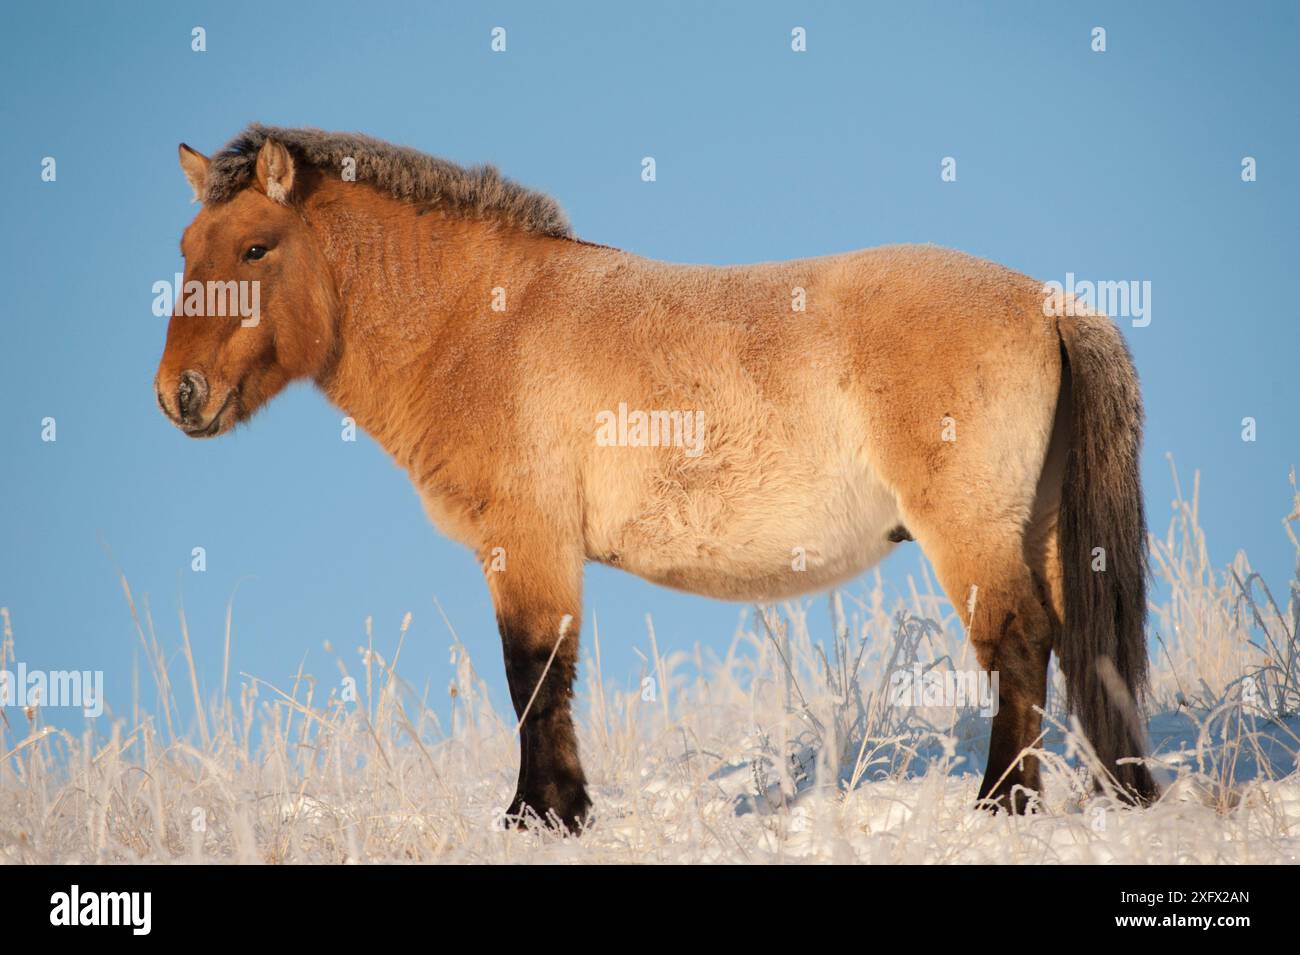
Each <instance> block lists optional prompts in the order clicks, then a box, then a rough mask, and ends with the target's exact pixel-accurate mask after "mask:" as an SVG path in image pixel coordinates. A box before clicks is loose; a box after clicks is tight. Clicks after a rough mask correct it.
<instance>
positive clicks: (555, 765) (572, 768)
mask: <svg viewBox="0 0 1300 955" xmlns="http://www.w3.org/2000/svg"><path fill="white" fill-rule="evenodd" d="M503 554H504V558H505V559H504V561H503V562H502V566H500V568H499V569H493V564H492V562H491V561H488V562H486V563H485V566H486V567H487V571H488V585H489V588H490V590H491V591H492V600H493V603H494V604H495V606H496V614H497V626H498V629H499V630H500V633H501V645H502V650H503V651H504V655H505V664H506V679H507V681H508V682H509V685H510V699H511V702H513V704H514V708H515V715H516V717H517V718H518V732H519V781H518V785H517V786H516V788H515V795H514V799H512V800H511V802H510V808H509V810H508V813H509V816H510V821H511V822H512V823H513V824H515V825H523V824H524V823H525V822H526V820H527V818H528V814H529V811H530V810H531V811H532V812H534V813H536V814H537V815H538V816H539V817H540V818H541V819H542V820H543V821H544V822H546V823H547V824H548V825H551V826H554V827H561V826H562V827H564V828H566V829H568V830H569V831H570V832H579V831H581V829H582V827H583V825H584V824H585V823H586V821H587V816H588V811H589V810H590V808H591V800H590V799H589V798H588V796H587V779H586V776H585V775H584V773H583V771H582V763H581V761H580V760H579V758H578V739H577V735H576V734H575V732H574V728H573V716H572V712H571V701H572V698H573V681H574V679H575V677H576V675H577V667H578V634H579V629H580V626H581V624H580V620H581V616H580V615H581V609H582V608H581V580H582V560H581V557H580V556H578V555H569V556H567V558H566V557H565V556H561V555H557V554H553V553H550V554H548V553H541V552H534V551H532V550H531V549H529V548H527V547H521V546H519V545H516V546H515V547H509V546H507V547H505V548H503Z"/></svg>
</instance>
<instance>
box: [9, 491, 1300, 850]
mask: <svg viewBox="0 0 1300 955" xmlns="http://www.w3.org/2000/svg"><path fill="white" fill-rule="evenodd" d="M1298 503H1300V499H1298ZM1297 518H1300V509H1298V510H1297V511H1295V512H1293V513H1292V515H1291V520H1295V519H1297ZM1288 526H1290V525H1288ZM1297 551H1298V553H1300V547H1298V548H1297ZM1153 569H1154V571H1155V575H1156V579H1157V588H1156V590H1155V593H1156V594H1158V595H1159V596H1158V598H1157V599H1158V603H1157V604H1156V605H1153V607H1152V615H1151V630H1152V633H1153V653H1152V665H1153V685H1152V698H1151V701H1150V706H1149V710H1150V712H1151V713H1152V714H1153V715H1152V717H1151V719H1150V722H1149V732H1150V736H1151V740H1152V744H1153V754H1154V755H1153V764H1154V766H1155V768H1156V771H1157V774H1158V777H1159V778H1161V779H1162V781H1163V782H1164V784H1165V786H1166V792H1165V796H1164V797H1163V798H1162V799H1161V800H1160V802H1159V803H1158V804H1157V805H1155V806H1154V807H1152V808H1149V809H1146V810H1132V809H1128V808H1125V807H1122V806H1120V805H1118V804H1116V803H1115V802H1113V801H1112V800H1111V799H1109V798H1108V797H1106V796H1105V795H1096V794H1094V793H1093V791H1092V787H1091V785H1090V782H1089V780H1088V778H1087V769H1086V760H1085V759H1083V758H1082V757H1081V755H1080V753H1079V752H1078V751H1077V749H1078V748H1077V747H1076V745H1075V740H1074V738H1073V737H1072V734H1071V733H1070V732H1069V725H1070V724H1069V722H1068V719H1067V717H1066V716H1065V715H1064V714H1063V713H1062V712H1061V711H1060V694H1059V693H1057V692H1053V693H1052V695H1051V697H1050V698H1049V704H1048V711H1049V712H1048V725H1049V727H1050V732H1049V733H1048V735H1047V736H1046V738H1045V739H1044V741H1043V749H1042V756H1041V758H1042V760H1043V765H1044V780H1045V787H1044V789H1045V792H1044V797H1043V800H1042V803H1041V806H1040V808H1039V811H1038V812H1037V813H1035V814H1033V815H1029V816H1025V817H1019V818H1016V817H1007V816H1006V815H997V816H994V815H992V814H990V813H987V812H983V811H980V810H976V809H974V808H973V803H974V799H975V792H976V788H977V786H978V783H979V778H980V774H981V773H982V770H983V757H984V752H985V749H986V746H987V741H988V738H987V733H988V720H987V718H986V717H984V716H982V715H980V713H979V712H978V710H977V709H975V708H970V707H967V708H953V707H945V706H928V707H927V706H913V705H904V704H903V703H902V702H900V701H899V700H898V699H896V698H895V697H894V695H893V694H891V693H890V675H891V674H895V673H897V672H898V671H899V670H900V669H911V668H913V667H916V666H919V667H922V668H924V669H926V670H929V671H932V672H935V673H942V672H948V671H967V670H969V669H970V668H971V667H973V665H974V664H973V658H972V656H971V653H970V650H969V647H968V645H967V644H966V643H965V641H964V639H963V638H962V635H961V628H960V625H959V623H958V621H957V618H956V616H955V615H954V614H953V613H952V609H951V607H949V606H948V605H947V603H946V602H945V601H943V600H942V599H941V598H940V597H938V596H937V595H936V591H935V588H934V587H933V585H932V584H931V583H930V582H929V581H928V580H926V579H925V576H924V574H922V577H921V579H920V580H918V581H916V583H915V586H913V587H912V589H911V591H910V592H909V593H908V594H907V595H905V597H903V598H901V599H900V598H898V597H894V598H893V599H887V598H886V596H885V594H884V593H883V591H882V588H881V587H880V586H879V584H878V583H877V586H876V587H875V588H874V589H873V590H871V591H870V592H868V593H866V594H856V595H854V594H843V595H840V594H837V595H832V596H831V597H830V598H820V599H818V600H812V601H805V602H802V603H797V604H791V605H782V606H779V607H770V608H761V609H760V608H755V609H754V610H753V611H751V612H749V613H748V614H747V616H746V617H745V619H744V620H743V621H742V626H741V627H739V628H738V631H737V635H736V637H735V639H734V642H733V643H732V645H731V647H730V649H729V651H728V652H727V654H726V655H725V656H722V657H717V656H715V655H711V654H709V653H707V652H706V651H704V650H699V649H697V650H696V651H695V652H693V653H673V654H668V655H666V656H663V657H659V656H655V657H654V658H652V659H650V660H649V661H648V662H647V666H646V671H645V673H644V679H643V680H642V682H641V683H640V684H638V685H636V686H633V687H631V688H626V687H625V688H618V689H615V688H610V687H608V686H606V685H605V684H604V681H603V678H602V674H601V673H600V670H599V668H598V667H597V666H596V665H595V659H596V657H595V653H596V642H597V641H596V639H594V637H595V636H596V635H595V634H584V640H585V641H586V644H587V645H586V647H585V649H586V652H587V654H588V656H587V657H586V659H585V666H584V670H583V672H584V674H585V685H584V687H582V692H581V693H580V695H579V698H578V704H579V705H578V716H579V724H580V729H579V734H580V740H581V746H582V754H583V761H584V764H585V766H586V768H587V774H588V778H589V780H590V782H591V790H592V796H593V799H594V800H595V803H596V808H597V815H596V817H595V819H594V822H593V824H592V825H591V827H590V828H589V830H588V831H587V832H585V833H584V834H583V835H582V837H581V838H577V839H575V838H566V837H562V836H559V835H557V834H555V833H554V832H552V831H549V830H545V829H540V828H533V829H529V830H527V831H518V830H513V829H511V830H506V829H504V828H503V827H502V826H501V825H500V822H501V813H502V806H503V805H504V803H505V802H506V801H507V800H508V799H509V797H510V795H511V793H512V791H513V784H514V767H515V764H516V759H517V755H516V742H515V738H514V718H513V715H512V714H502V713H499V712H496V711H494V710H493V708H492V706H491V704H490V702H489V700H488V698H487V694H486V692H485V689H484V686H483V683H482V680H481V679H480V677H479V675H478V674H477V672H476V671H475V669H474V664H473V662H472V661H471V660H470V658H469V656H468V654H467V653H466V652H465V649H464V647H463V646H461V645H460V644H459V643H458V642H457V641H456V640H455V637H454V635H449V638H448V639H449V641H451V643H452V653H453V659H454V661H455V662H456V678H455V680H454V681H453V683H452V685H451V686H450V687H449V688H448V692H449V694H450V695H451V701H450V709H451V713H452V716H451V719H450V721H446V720H439V718H438V717H437V716H435V715H434V713H433V712H432V710H433V709H435V708H436V709H437V710H438V712H440V713H444V714H445V713H446V712H447V710H448V706H447V705H445V704H442V703H440V704H439V705H438V706H437V707H429V706H426V705H425V703H424V702H423V701H421V700H420V699H418V698H417V696H416V694H415V693H413V692H412V691H411V690H410V688H409V686H408V685H407V684H406V683H404V682H403V681H402V679H401V678H400V676H399V675H398V673H397V672H395V668H393V667H391V666H390V664H389V663H388V662H387V661H386V660H385V659H384V658H383V656H382V655H381V654H380V653H379V652H378V651H377V650H376V649H375V647H374V646H367V647H365V648H361V653H360V657H359V658H357V657H354V656H353V655H352V654H346V655H344V657H343V659H342V660H341V664H343V665H346V667H347V669H349V670H350V671H352V672H354V673H355V674H356V676H357V680H356V684H357V686H358V687H360V688H361V697H360V699H359V700H357V701H355V702H352V701H343V700H340V699H339V698H338V697H337V691H334V692H332V693H331V695H330V697H329V699H327V700H321V699H319V698H316V699H313V698H312V697H311V696H310V690H309V686H310V684H309V683H307V682H306V681H304V682H303V683H302V684H300V685H299V686H298V687H297V688H296V689H295V688H293V687H287V688H275V687H272V686H270V685H269V684H266V683H263V682H261V681H257V680H246V681H245V683H244V685H243V687H242V689H241V692H240V696H239V699H237V700H230V701H226V702H224V703H220V704H218V705H217V706H216V707H214V708H212V709H211V710H209V711H207V712H206V713H205V718H204V720H203V721H201V722H200V723H198V724H197V725H196V726H194V727H192V728H189V729H188V730H187V731H184V732H182V731H180V730H179V729H178V730H177V732H176V734H175V736H174V737H173V736H172V735H171V734H170V733H169V732H168V730H167V727H166V725H165V721H159V720H157V719H150V718H142V719H141V720H140V721H139V723H138V725H136V726H133V727H127V726H124V725H122V724H121V723H118V724H115V725H113V726H112V727H108V728H106V727H103V726H101V727H100V729H99V732H100V734H101V735H99V736H97V737H95V738H93V739H92V738H91V737H90V735H89V734H87V735H84V736H81V737H73V736H69V735H68V734H66V733H63V732H61V731H58V730H52V729H49V728H47V727H45V726H44V725H43V722H42V720H41V717H40V714H39V712H37V713H34V714H32V719H31V720H30V721H29V723H28V725H27V726H26V727H18V726H15V725H13V720H12V719H11V720H10V724H9V726H8V728H7V731H6V733H5V735H3V736H0V749H3V751H4V752H3V753H0V757H3V762H2V763H0V860H4V861H8V862H47V863H62V862H95V861H104V862H129V861H152V862H157V861H178V862H193V861H229V862H326V863H331V862H332V863H342V862H387V861H397V862H406V861H411V862H622V863H642V862H645V863H654V862H664V863H679V862H727V863H733V862H734V863H748V862H764V863H767V862H812V861H822V862H846V863H847V862H859V863H922V862H924V863H951V862H960V863H970V862H1007V863H1053V862H1060V863H1115V862H1120V863H1184V862H1200V863H1216V864H1223V863H1294V862H1296V861H1298V860H1300V773H1298V772H1297V767H1296V753H1297V751H1298V750H1300V715H1297V714H1300V642H1298V641H1297V639H1296V627H1297V620H1298V618H1300V580H1298V581H1296V582H1292V583H1291V584H1290V585H1289V593H1288V594H1284V595H1282V602H1281V604H1280V605H1279V604H1277V603H1276V602H1275V601H1274V600H1273V599H1272V597H1270V596H1269V595H1268V594H1267V593H1266V592H1265V589H1264V587H1263V585H1262V582H1261V581H1259V580H1258V579H1254V578H1252V577H1251V574H1250V571H1249V567H1248V565H1247V563H1246V559H1245V557H1244V556H1242V555H1239V556H1238V558H1237V560H1236V561H1234V563H1233V565H1232V566H1231V567H1229V568H1224V569H1222V570H1218V571H1216V570H1215V569H1213V568H1211V567H1210V566H1209V565H1208V562H1207V561H1206V559H1205V546H1204V541H1203V540H1202V538H1201V535H1200V532H1199V530H1198V529H1197V527H1196V523H1195V497H1194V495H1193V501H1192V503H1185V502H1181V501H1180V502H1177V503H1176V507H1175V512H1174V518H1173V520H1172V522H1171V524H1170V528H1169V532H1168V534H1167V535H1166V536H1165V537H1164V538H1163V539H1158V540H1155V541H1153ZM828 604H829V606H828ZM828 612H829V620H830V624H829V626H828V627H826V628H825V629H826V631H827V636H826V638H825V639H823V640H820V641H818V640H814V639H813V637H812V636H811V635H810V628H809V625H808V620H807V618H808V616H809V615H810V614H817V615H820V618H821V619H823V620H825V619H827V617H826V614H827V613H828ZM4 623H5V625H6V634H5V642H4V651H3V652H2V653H0V664H3V663H5V662H6V661H12V660H13V659H14V656H13V641H14V636H13V635H12V634H10V633H9V632H8V618H7V616H6V617H5V619H4ZM145 637H146V641H145V642H146V645H154V646H156V641H154V638H153V636H152V635H151V634H146V635H145ZM399 639H400V638H399ZM158 656H159V659H161V658H162V656H163V654H162V653H161V652H159V653H158ZM493 665H499V664H497V663H496V661H495V660H494V661H493ZM188 679H189V676H188V674H185V675H184V676H181V675H180V674H177V675H175V676H173V677H172V678H171V681H170V683H171V685H172V686H173V692H175V690H174V687H175V686H176V685H177V684H179V685H181V686H184V685H185V684H186V682H187V681H188ZM1057 682H1058V683H1059V675H1057ZM368 687H370V688H372V689H370V690H367V689H366V688H368ZM1054 688H1055V685H1054ZM8 712H9V713H11V714H12V713H13V712H14V711H13V710H10V711H8ZM15 731H17V732H16V733H15ZM24 734H25V735H24ZM15 735H16V736H17V739H15Z"/></svg>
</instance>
